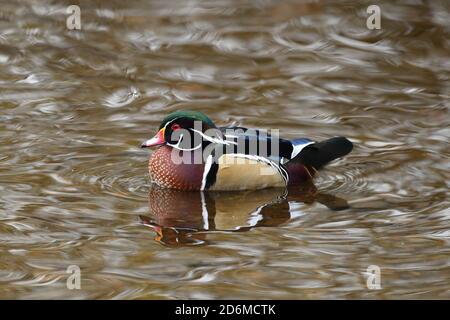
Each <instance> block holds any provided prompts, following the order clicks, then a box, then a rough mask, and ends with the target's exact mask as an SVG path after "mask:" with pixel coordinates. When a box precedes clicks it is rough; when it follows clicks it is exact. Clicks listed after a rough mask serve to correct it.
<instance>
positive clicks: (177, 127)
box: [171, 123, 181, 131]
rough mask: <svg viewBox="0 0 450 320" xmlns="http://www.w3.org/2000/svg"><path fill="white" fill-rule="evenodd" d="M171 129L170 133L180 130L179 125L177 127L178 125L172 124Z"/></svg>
mask: <svg viewBox="0 0 450 320" xmlns="http://www.w3.org/2000/svg"><path fill="white" fill-rule="evenodd" d="M171 128H172V131H175V130H178V129H180V128H181V127H180V125H179V124H178V123H174V124H173V125H172V126H171Z"/></svg>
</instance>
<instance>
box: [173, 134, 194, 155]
mask: <svg viewBox="0 0 450 320" xmlns="http://www.w3.org/2000/svg"><path fill="white" fill-rule="evenodd" d="M181 140H183V134H182V133H180V139H179V140H178V142H177V143H176V144H171V143H168V142H167V145H169V146H171V147H173V148H175V149H178V150H181V151H194V150H197V149H198V148H200V147H201V146H202V144H201V143H200V144H199V145H198V146H196V147H193V148H188V149H183V148H181V147H180V143H181Z"/></svg>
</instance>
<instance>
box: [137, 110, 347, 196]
mask: <svg viewBox="0 0 450 320" xmlns="http://www.w3.org/2000/svg"><path fill="white" fill-rule="evenodd" d="M156 146H157V147H158V149H157V150H155V152H153V154H152V155H151V157H150V160H149V165H148V169H149V174H150V177H151V179H152V182H154V183H155V184H157V185H158V186H160V187H163V188H171V189H178V190H186V191H187V190H191V191H192V190H221V191H233V190H257V189H263V188H270V187H290V186H295V185H301V184H302V183H304V182H305V181H308V180H311V179H312V178H313V176H314V175H315V173H316V171H317V170H319V169H320V168H322V167H323V166H324V165H326V164H327V163H329V162H330V161H332V160H334V159H337V158H340V157H343V156H345V155H346V154H348V153H349V152H350V151H351V150H352V148H353V145H352V143H351V142H350V141H349V140H348V139H346V138H344V137H334V138H331V139H328V140H325V141H321V142H315V141H312V140H310V139H305V138H303V139H294V140H286V139H282V138H279V137H278V136H277V135H273V134H272V133H268V132H266V131H264V130H260V129H247V128H244V127H232V126H230V127H217V126H216V125H215V124H214V122H213V121H212V120H211V119H210V118H208V117H207V116H206V115H205V114H204V113H202V112H199V111H188V110H182V111H176V112H173V113H171V114H169V115H168V116H167V117H166V118H164V119H163V121H162V122H161V125H160V126H159V131H158V133H157V134H156V135H155V136H154V137H153V138H151V139H150V140H147V141H145V142H144V143H143V144H142V145H141V147H142V148H147V147H156Z"/></svg>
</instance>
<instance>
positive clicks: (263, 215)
mask: <svg viewBox="0 0 450 320" xmlns="http://www.w3.org/2000/svg"><path fill="white" fill-rule="evenodd" d="M315 201H318V202H320V203H322V204H324V205H326V206H327V207H329V208H330V209H332V210H342V209H346V208H347V207H348V205H347V202H346V201H345V200H343V199H340V198H337V197H334V196H331V195H327V194H321V193H319V192H317V189H316V187H315V186H314V185H313V184H312V183H311V184H307V185H305V186H303V187H302V188H301V189H300V188H296V189H295V190H286V189H264V190H255V191H239V192H221V193H219V192H186V191H177V190H171V189H162V188H159V187H156V186H153V187H152V188H151V190H150V193H149V208H150V214H149V215H148V216H141V221H142V223H144V224H145V225H147V226H149V227H151V228H152V229H153V230H154V231H156V233H157V236H156V238H155V240H156V241H158V242H161V243H163V244H166V245H189V244H191V245H192V244H202V243H205V242H206V236H207V234H208V233H209V232H211V231H229V232H239V231H246V230H249V229H251V228H254V227H258V226H264V227H270V226H278V225H280V224H282V223H284V222H286V221H288V220H289V219H290V218H291V210H290V203H292V202H303V203H307V204H310V203H313V202H315Z"/></svg>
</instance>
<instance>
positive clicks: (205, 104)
mask: <svg viewBox="0 0 450 320" xmlns="http://www.w3.org/2000/svg"><path fill="white" fill-rule="evenodd" d="M69 4H71V2H70V1H39V2H36V1H32V0H28V1H2V2H1V6H0V110H1V111H0V298H33V299H34V298H56V297H58V298H107V299H109V298H123V299H133V298H272V299H278V298H290V299H305V298H440V299H442V298H447V299H448V298H450V284H449V283H450V268H449V265H450V259H449V256H450V248H449V243H450V232H449V227H450V210H449V207H450V205H449V203H450V202H449V197H448V189H449V182H448V180H449V171H450V170H449V169H450V165H449V163H450V162H449V146H448V141H449V136H450V129H449V128H450V126H449V124H450V121H449V107H450V103H449V95H450V81H449V80H450V59H449V58H450V9H449V6H448V2H447V1H441V2H439V1H425V0H424V1H420V0H416V1H402V3H401V4H399V3H397V4H391V3H390V2H389V1H377V4H378V5H379V6H380V7H381V12H382V21H381V23H382V28H381V30H368V29H367V28H366V17H367V14H366V8H367V6H368V5H369V4H371V3H369V2H366V3H364V2H360V4H352V3H350V2H340V3H335V2H328V1H314V2H306V1H291V2H288V1H284V2H283V1H269V0H264V1H252V2H250V1H249V2H244V1H209V2H204V1H179V2H170V1H126V2H122V1H104V2H101V1H95V2H94V1H87V0H86V1H80V7H81V23H82V30H80V31H76V30H72V31H70V30H67V28H66V17H67V15H66V8H67V6H68V5H69ZM183 108H189V109H196V110H201V111H203V112H205V113H207V114H208V115H209V116H210V117H211V118H212V119H214V120H215V121H216V122H217V123H218V124H220V125H224V124H229V123H232V122H235V123H237V124H240V125H244V126H250V127H260V128H275V129H280V131H281V134H282V135H283V136H284V137H287V138H294V137H304V136H307V137H310V138H313V139H317V140H320V139H325V138H327V137H330V136H335V135H345V136H347V137H349V138H350V139H351V140H352V141H353V142H354V144H355V149H354V151H353V152H352V153H351V154H350V155H349V156H347V157H346V158H344V159H341V160H339V161H336V162H334V163H333V164H332V165H330V166H329V167H328V168H327V169H326V170H324V171H323V172H322V173H321V175H320V176H319V177H318V178H317V179H316V181H315V187H314V186H312V185H310V186H305V187H304V188H303V189H302V190H296V191H294V192H292V191H290V192H289V194H285V192H284V191H283V190H265V191H263V192H257V193H255V192H244V193H219V194H206V195H201V194H200V193H179V192H178V193H177V192H174V191H164V190H159V189H156V188H151V186H150V184H149V179H148V174H147V159H148V156H149V154H148V151H146V150H141V149H139V148H138V146H139V144H140V142H141V141H143V140H144V139H147V138H148V137H150V136H151V135H152V134H154V133H155V130H156V128H157V126H158V124H159V122H160V120H161V119H162V118H163V117H164V116H165V115H166V114H167V113H169V112H171V111H174V110H179V109H183ZM205 204H206V206H205ZM347 206H349V208H346V207H347ZM204 207H206V210H205V208H204ZM69 265H78V266H79V267H80V268H81V273H82V278H81V287H82V288H81V290H68V289H67V288H66V279H67V277H68V274H67V273H66V269H67V267H68V266H69ZM369 265H378V266H379V267H380V268H381V286H382V288H381V289H380V290H368V289H367V287H366V276H367V274H366V270H367V267H368V266H369Z"/></svg>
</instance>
